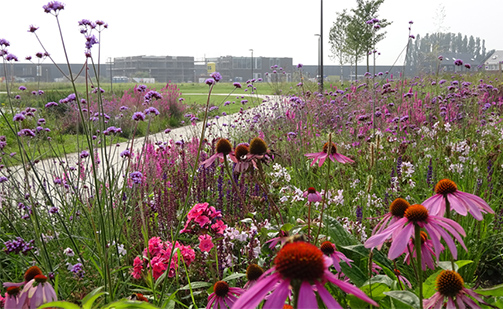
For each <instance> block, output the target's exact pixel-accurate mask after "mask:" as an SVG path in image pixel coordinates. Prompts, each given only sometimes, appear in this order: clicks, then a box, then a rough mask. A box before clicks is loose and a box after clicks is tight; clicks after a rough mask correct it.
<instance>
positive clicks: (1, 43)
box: [0, 39, 10, 47]
mask: <svg viewBox="0 0 503 309" xmlns="http://www.w3.org/2000/svg"><path fill="white" fill-rule="evenodd" d="M0 46H4V47H8V46H10V43H9V41H7V40H6V39H0Z"/></svg>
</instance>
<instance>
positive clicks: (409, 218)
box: [365, 204, 467, 260]
mask: <svg viewBox="0 0 503 309" xmlns="http://www.w3.org/2000/svg"><path fill="white" fill-rule="evenodd" d="M416 224H417V225H418V226H419V227H421V228H424V229H425V230H426V232H427V233H428V235H430V237H431V240H432V242H433V247H434V249H435V255H436V256H438V255H439V254H440V251H441V244H440V238H443V239H444V240H445V242H446V244H447V246H448V247H449V250H450V251H451V253H452V256H453V257H454V259H456V258H457V255H458V251H457V249H456V244H455V243H454V241H453V240H452V238H451V237H450V236H449V234H448V233H447V232H449V233H450V234H451V235H452V236H454V238H456V240H457V241H459V243H461V245H462V246H463V248H465V250H467V249H466V246H465V244H464V243H463V239H462V238H461V236H460V234H461V235H463V236H466V233H465V231H464V230H463V228H462V227H461V225H459V224H458V223H457V222H455V221H453V220H451V219H447V218H443V217H439V216H433V215H430V214H428V210H427V209H426V207H424V206H423V205H419V204H415V205H412V206H409V208H407V210H406V211H405V214H404V217H403V218H402V219H400V220H398V221H396V222H395V223H393V224H392V225H390V226H389V227H388V228H387V229H385V230H384V231H382V232H381V233H379V234H376V235H373V236H372V237H370V238H369V239H368V240H367V241H366V242H365V248H374V247H377V246H379V245H381V244H383V243H384V242H385V241H386V240H387V239H388V238H390V236H392V235H394V236H395V237H394V238H393V240H392V243H391V247H390V249H389V253H388V257H389V259H390V260H394V259H396V258H397V257H399V256H400V255H401V254H402V253H403V252H404V251H405V249H406V247H407V244H408V241H409V239H410V237H411V236H412V233H413V232H414V227H415V225H416Z"/></svg>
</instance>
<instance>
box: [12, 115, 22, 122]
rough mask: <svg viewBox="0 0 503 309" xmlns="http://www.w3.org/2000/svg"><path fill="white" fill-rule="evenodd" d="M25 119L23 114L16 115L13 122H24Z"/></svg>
mask: <svg viewBox="0 0 503 309" xmlns="http://www.w3.org/2000/svg"><path fill="white" fill-rule="evenodd" d="M24 119H25V117H24V115H23V114H16V115H14V118H12V121H23V120H24Z"/></svg>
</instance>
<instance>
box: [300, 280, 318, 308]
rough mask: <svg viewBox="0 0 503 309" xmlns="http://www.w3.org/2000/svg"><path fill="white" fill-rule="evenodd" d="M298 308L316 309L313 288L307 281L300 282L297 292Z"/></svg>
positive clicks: (316, 304)
mask: <svg viewBox="0 0 503 309" xmlns="http://www.w3.org/2000/svg"><path fill="white" fill-rule="evenodd" d="M297 307H298V308H316V307H318V303H317V302H316V295H315V294H314V291H313V288H312V287H311V285H310V284H309V283H308V282H307V281H302V284H301V285H300V290H299V299H298V304H297Z"/></svg>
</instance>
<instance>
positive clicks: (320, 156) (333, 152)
mask: <svg viewBox="0 0 503 309" xmlns="http://www.w3.org/2000/svg"><path fill="white" fill-rule="evenodd" d="M327 152H328V142H327V143H325V145H323V151H321V152H315V153H308V154H306V155H305V156H306V157H308V158H310V159H314V160H313V162H312V163H311V166H313V165H314V164H315V163H316V162H317V161H318V160H319V163H318V166H320V167H321V166H322V165H323V163H324V162H325V160H326V159H327V157H329V158H330V160H332V162H335V161H334V159H335V160H337V161H338V162H340V163H343V164H344V163H354V162H355V161H353V160H351V159H350V158H348V157H346V156H343V155H341V154H340V153H337V146H335V143H333V142H332V147H331V148H330V156H329V155H328V153H327Z"/></svg>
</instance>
